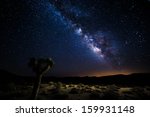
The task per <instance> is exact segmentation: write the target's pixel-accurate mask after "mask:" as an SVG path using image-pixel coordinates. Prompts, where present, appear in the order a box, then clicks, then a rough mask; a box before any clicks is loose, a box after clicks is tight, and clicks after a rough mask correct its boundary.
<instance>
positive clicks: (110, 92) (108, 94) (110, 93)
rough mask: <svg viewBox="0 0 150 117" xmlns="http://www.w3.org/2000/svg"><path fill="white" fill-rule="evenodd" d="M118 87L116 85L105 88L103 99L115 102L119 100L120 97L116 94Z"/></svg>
mask: <svg viewBox="0 0 150 117" xmlns="http://www.w3.org/2000/svg"><path fill="white" fill-rule="evenodd" d="M118 89H119V88H118V87H117V86H116V85H108V86H107V88H106V89H105V90H104V91H103V94H104V96H103V99H106V100H107V99H108V100H116V99H119V97H120V95H119V92H118Z"/></svg>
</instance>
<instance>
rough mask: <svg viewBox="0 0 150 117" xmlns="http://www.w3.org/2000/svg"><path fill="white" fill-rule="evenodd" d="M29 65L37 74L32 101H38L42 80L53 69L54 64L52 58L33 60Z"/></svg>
mask: <svg viewBox="0 0 150 117" xmlns="http://www.w3.org/2000/svg"><path fill="white" fill-rule="evenodd" d="M28 65H29V67H31V68H32V70H33V72H35V74H36V79H35V83H34V86H33V90H32V94H31V99H37V96H38V92H39V88H40V84H41V79H42V77H43V75H44V74H45V73H46V72H48V71H49V70H50V69H51V68H52V67H53V65H54V63H53V61H52V59H51V58H48V59H43V58H40V59H35V58H31V59H30V61H29V64H28Z"/></svg>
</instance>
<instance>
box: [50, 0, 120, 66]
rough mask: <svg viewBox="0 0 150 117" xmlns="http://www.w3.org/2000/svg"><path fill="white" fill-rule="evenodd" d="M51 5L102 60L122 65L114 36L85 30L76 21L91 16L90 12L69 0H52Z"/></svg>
mask: <svg viewBox="0 0 150 117" xmlns="http://www.w3.org/2000/svg"><path fill="white" fill-rule="evenodd" d="M50 7H53V9H52V10H54V14H55V16H56V17H59V19H60V20H63V21H62V23H64V24H65V25H66V26H67V27H68V28H71V29H73V30H74V32H75V34H76V35H78V36H79V37H80V38H81V41H82V42H84V43H85V44H86V45H87V47H88V48H89V49H90V50H91V51H92V52H93V54H95V55H96V56H97V57H98V58H99V60H100V61H103V62H107V63H109V64H110V65H115V67H116V66H117V67H118V66H119V65H120V61H119V59H118V58H119V57H116V55H117V51H118V50H117V48H116V47H115V46H114V45H113V44H112V43H111V42H112V41H113V38H112V37H111V36H109V34H107V32H103V31H97V32H95V34H91V33H90V32H88V29H87V30H86V31H84V30H83V29H82V28H84V27H82V24H80V22H76V20H77V19H78V18H81V17H87V18H88V17H89V13H85V12H83V11H81V10H80V9H79V8H78V7H74V6H72V5H71V3H70V2H69V1H65V0H55V1H54V0H50Z"/></svg>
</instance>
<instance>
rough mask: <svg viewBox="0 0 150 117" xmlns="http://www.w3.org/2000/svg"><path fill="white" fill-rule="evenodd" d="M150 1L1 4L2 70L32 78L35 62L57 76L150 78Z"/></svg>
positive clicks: (20, 0)
mask: <svg viewBox="0 0 150 117" xmlns="http://www.w3.org/2000/svg"><path fill="white" fill-rule="evenodd" d="M149 21H150V1H149V0H1V1H0V40H1V41H0V69H5V70H8V71H10V72H13V73H17V74H20V75H31V74H32V71H31V69H30V68H28V66H27V63H28V61H29V59H30V58H31V57H36V58H40V57H44V58H52V59H53V61H54V63H55V65H54V67H53V69H52V70H51V72H49V75H53V76H86V75H89V76H93V75H96V76H100V75H108V74H120V73H124V74H128V73H134V72H150V25H149V24H150V23H149Z"/></svg>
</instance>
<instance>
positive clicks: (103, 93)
mask: <svg viewBox="0 0 150 117" xmlns="http://www.w3.org/2000/svg"><path fill="white" fill-rule="evenodd" d="M0 76H1V82H0V99H2V100H3V99H5V100H6V99H11V100H26V99H30V96H31V94H32V89H33V84H34V80H35V78H34V77H31V76H28V77H27V76H19V75H16V74H13V73H10V72H8V71H5V70H0ZM37 99H39V100H56V99H63V100H75V99H77V100H87V99H88V100H95V99H96V100H101V99H102V100H103V99H108V100H122V99H124V100H129V99H133V100H137V99H140V100H145V99H150V73H135V74H130V75H122V74H118V75H111V76H103V77H95V76H93V77H88V76H85V77H54V76H51V77H50V76H48V77H43V79H42V81H41V85H40V89H39V94H38V96H37Z"/></svg>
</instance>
